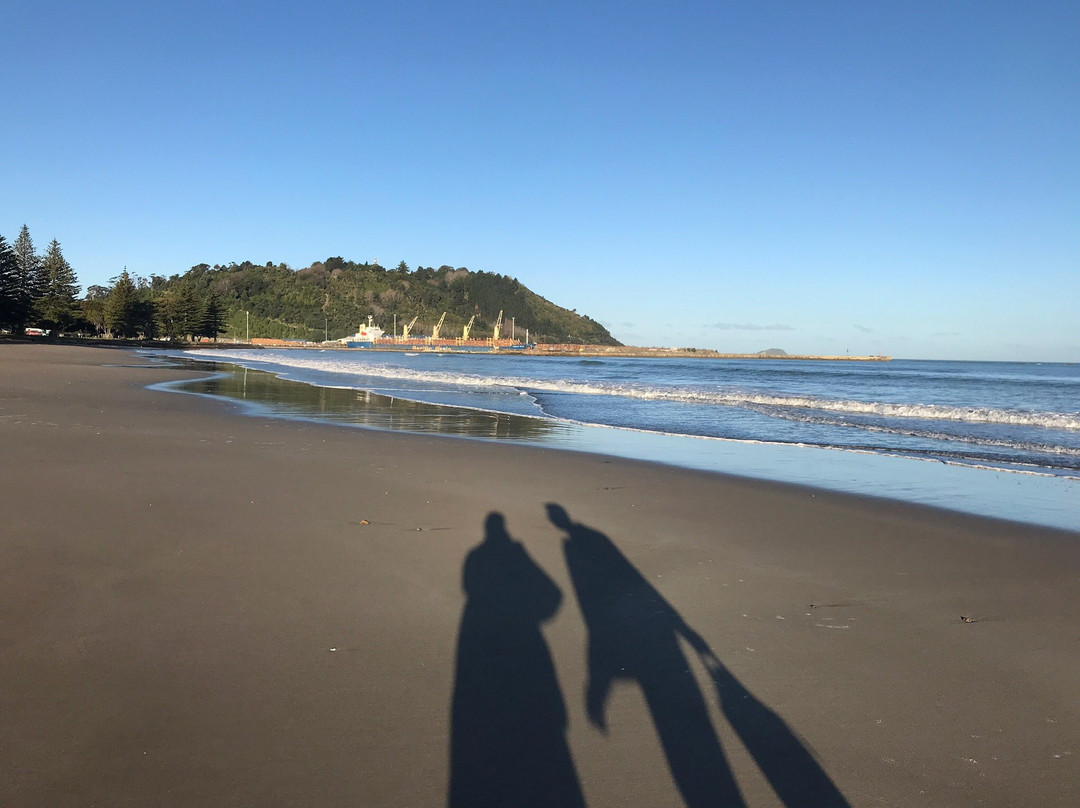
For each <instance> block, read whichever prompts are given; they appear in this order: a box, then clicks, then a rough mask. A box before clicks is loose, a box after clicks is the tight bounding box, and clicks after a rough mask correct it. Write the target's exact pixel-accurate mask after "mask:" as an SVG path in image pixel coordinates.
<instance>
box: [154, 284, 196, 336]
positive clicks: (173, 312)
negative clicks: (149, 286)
mask: <svg viewBox="0 0 1080 808" xmlns="http://www.w3.org/2000/svg"><path fill="white" fill-rule="evenodd" d="M154 308H155V314H156V316H157V320H158V325H159V327H160V328H161V333H162V334H164V335H165V336H166V337H168V338H169V339H171V340H175V339H180V338H182V337H188V336H193V335H194V334H196V333H198V331H199V327H200V325H201V321H202V305H201V301H200V300H199V298H198V297H197V296H196V295H195V291H194V290H193V289H192V288H191V287H190V286H177V287H175V288H173V289H169V290H168V291H166V292H165V294H164V295H162V296H161V298H160V299H159V300H158V301H156V303H155V307H154Z"/></svg>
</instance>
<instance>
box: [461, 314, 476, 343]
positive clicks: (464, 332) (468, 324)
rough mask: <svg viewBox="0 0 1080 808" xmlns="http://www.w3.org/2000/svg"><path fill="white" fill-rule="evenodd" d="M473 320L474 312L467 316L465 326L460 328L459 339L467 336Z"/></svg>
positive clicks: (465, 338)
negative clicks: (467, 320)
mask: <svg viewBox="0 0 1080 808" xmlns="http://www.w3.org/2000/svg"><path fill="white" fill-rule="evenodd" d="M475 320H476V315H475V314H474V315H473V316H472V317H470V318H469V322H467V323H465V327H464V328H463V329H462V330H461V339H462V340H463V341H464V340H467V339H468V338H469V332H470V331H472V324H473V322H474V321H475Z"/></svg>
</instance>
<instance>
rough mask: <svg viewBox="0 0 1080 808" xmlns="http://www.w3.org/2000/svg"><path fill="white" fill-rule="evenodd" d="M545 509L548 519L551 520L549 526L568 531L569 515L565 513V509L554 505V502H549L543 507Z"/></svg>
mask: <svg viewBox="0 0 1080 808" xmlns="http://www.w3.org/2000/svg"><path fill="white" fill-rule="evenodd" d="M544 507H545V508H547V515H548V519H550V520H551V524H553V525H555V527H558V528H562V529H563V530H569V529H570V525H571V522H570V514H568V513H567V512H566V509H565V508H563V506H562V505H556V504H555V503H554V502H549V503H548V504H547V505H545V506H544Z"/></svg>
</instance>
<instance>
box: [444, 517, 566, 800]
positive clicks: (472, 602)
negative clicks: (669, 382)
mask: <svg viewBox="0 0 1080 808" xmlns="http://www.w3.org/2000/svg"><path fill="white" fill-rule="evenodd" d="M462 579H463V586H464V589H465V594H466V597H467V600H466V603H465V610H464V612H463V614H462V617H461V628H460V631H459V634H458V647H457V670H456V676H455V680H454V696H453V704H452V707H451V737H450V789H449V799H448V802H449V805H450V808H465V806H469V808H477V807H478V806H504V807H505V808H525V806H537V807H538V808H539V806H566V807H567V808H578V807H579V806H580V807H581V808H583V806H584V805H585V800H584V797H583V796H582V793H581V786H580V783H579V782H578V777H577V773H576V771H575V769H574V764H573V760H572V759H571V756H570V748H569V746H568V745H567V741H566V728H567V715H566V704H565V703H564V701H563V697H562V692H561V691H560V689H559V684H558V681H557V679H556V676H555V666H554V664H553V663H552V659H551V653H550V652H549V651H548V646H547V643H546V641H545V640H544V637H543V634H542V633H541V631H540V626H541V624H542V623H544V622H546V621H547V620H550V619H551V618H552V617H553V616H554V615H555V613H556V612H557V611H558V610H559V605H560V603H561V601H562V593H561V592H560V591H559V588H558V586H556V584H555V582H554V581H552V580H551V578H549V577H548V576H547V574H546V573H545V572H544V571H543V570H542V569H541V568H540V567H539V566H537V564H536V563H535V562H534V561H533V560H532V558H530V557H529V554H528V553H527V552H526V551H525V548H524V547H523V546H522V545H521V544H520V543H519V542H516V541H514V540H513V539H512V538H511V537H510V535H509V534H508V533H507V532H506V526H505V523H504V520H503V517H502V515H501V514H499V513H495V512H492V513H490V514H488V517H487V520H486V522H485V533H484V540H483V541H482V542H481V543H480V544H479V545H478V546H477V547H475V548H474V549H473V550H472V551H471V552H470V553H469V555H468V556H467V557H466V559H465V566H464V571H463V574H462Z"/></svg>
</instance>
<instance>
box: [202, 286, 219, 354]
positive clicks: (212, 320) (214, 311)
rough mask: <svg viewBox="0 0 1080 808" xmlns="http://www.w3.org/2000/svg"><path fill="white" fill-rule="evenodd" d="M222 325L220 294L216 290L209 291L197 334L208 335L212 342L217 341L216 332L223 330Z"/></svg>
mask: <svg viewBox="0 0 1080 808" xmlns="http://www.w3.org/2000/svg"><path fill="white" fill-rule="evenodd" d="M224 325H225V310H224V308H223V307H222V305H221V296H220V295H218V293H217V292H213V291H211V292H210V294H209V295H208V296H207V298H206V305H205V306H204V307H203V316H202V325H201V327H200V329H199V335H200V336H203V337H210V338H211V339H212V340H214V342H217V338H218V334H220V333H221V332H222V331H223V330H224Z"/></svg>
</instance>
